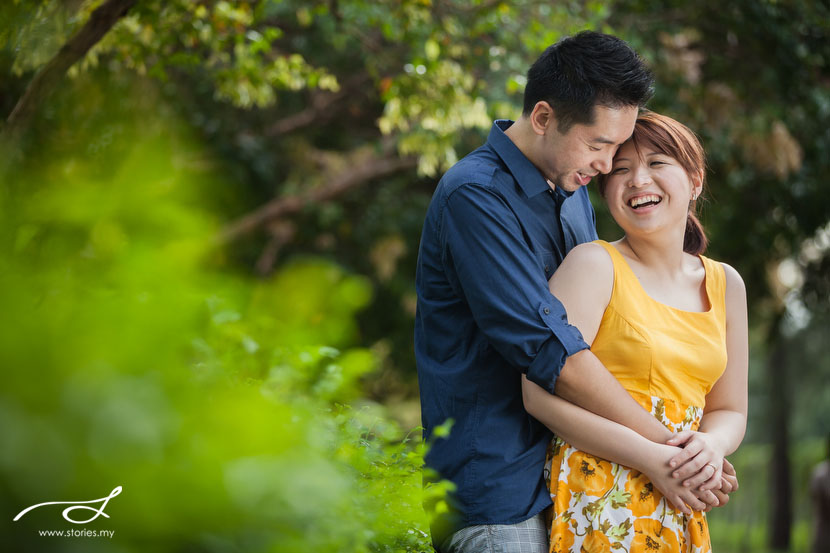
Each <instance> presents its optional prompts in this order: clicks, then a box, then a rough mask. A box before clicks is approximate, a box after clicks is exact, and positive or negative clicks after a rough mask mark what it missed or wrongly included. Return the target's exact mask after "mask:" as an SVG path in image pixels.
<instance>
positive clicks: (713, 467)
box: [704, 463, 718, 474]
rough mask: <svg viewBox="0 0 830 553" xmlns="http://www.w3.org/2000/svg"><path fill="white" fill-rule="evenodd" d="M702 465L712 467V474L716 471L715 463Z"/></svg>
mask: <svg viewBox="0 0 830 553" xmlns="http://www.w3.org/2000/svg"><path fill="white" fill-rule="evenodd" d="M704 466H706V467H712V474H715V473H716V472H718V467H717V466H716V465H715V463H706V464H705V465H704Z"/></svg>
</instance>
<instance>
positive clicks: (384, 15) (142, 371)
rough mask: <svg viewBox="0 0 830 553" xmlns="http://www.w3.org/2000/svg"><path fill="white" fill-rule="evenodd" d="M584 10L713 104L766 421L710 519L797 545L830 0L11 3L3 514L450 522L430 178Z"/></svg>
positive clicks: (824, 213)
mask: <svg viewBox="0 0 830 553" xmlns="http://www.w3.org/2000/svg"><path fill="white" fill-rule="evenodd" d="M99 8H100V10H101V11H99V12H96V10H98V9H99ZM107 10H109V11H110V12H111V13H115V14H116V15H115V17H114V18H112V19H111V20H107V19H106V18H105V17H103V16H102V15H101V14H102V13H104V12H105V11H107ZM113 10H114V11H113ZM96 14H97V15H96ZM581 29H595V30H602V31H605V32H611V33H614V34H617V35H618V36H620V37H622V38H624V39H626V40H627V41H629V42H630V43H631V44H632V45H633V46H634V47H635V48H636V49H637V50H638V51H639V52H640V53H641V55H642V56H643V57H644V58H645V59H646V61H647V62H648V64H649V65H650V66H651V67H652V68H653V69H654V72H655V74H656V77H657V83H658V86H657V90H656V95H655V97H654V99H653V100H652V101H651V102H650V104H649V107H650V108H651V109H654V110H656V111H660V112H664V113H667V114H669V115H671V116H673V117H675V118H677V119H679V120H680V121H683V122H685V123H686V124H688V125H689V126H690V127H691V128H692V129H694V130H695V131H696V132H698V133H699V135H700V136H701V138H702V140H703V143H704V145H705V147H706V150H707V153H708V156H709V160H708V161H709V173H708V185H709V189H708V191H707V193H706V203H705V205H704V213H703V222H704V225H705V226H706V228H707V231H708V233H709V236H710V238H711V246H710V249H709V252H708V254H709V255H710V256H711V257H714V258H716V259H720V260H723V261H726V262H728V263H730V264H731V265H733V266H735V267H736V268H737V269H738V270H739V271H740V272H741V274H742V275H743V277H744V279H745V281H746V283H747V289H748V294H749V305H750V311H751V313H750V324H751V366H750V400H751V401H750V420H749V427H748V432H747V437H746V439H745V442H744V444H743V445H742V446H741V449H740V450H739V451H738V452H737V453H736V454H735V455H734V456H733V457H732V460H733V462H734V463H735V465H736V466H737V468H738V471H739V476H740V479H741V489H740V491H739V492H738V493H737V494H736V495H735V496H734V498H733V499H732V501H731V502H730V503H729V505H728V506H726V507H723V508H720V509H716V510H715V511H713V512H712V513H711V514H710V520H711V528H712V531H711V533H712V539H713V542H714V545H715V548H716V550H718V551H721V552H730V551H734V552H738V551H765V550H769V551H772V550H786V551H792V552H801V551H807V550H808V543H809V539H810V522H811V515H812V512H811V504H810V500H809V495H808V491H807V483H808V480H809V475H810V471H811V469H812V467H813V466H814V465H815V464H816V463H817V462H819V461H820V460H821V459H822V458H824V457H825V456H826V455H827V452H826V441H827V436H828V434H830V386H828V383H830V341H828V339H827V338H828V328H830V326H828V322H829V321H830V309H828V308H830V208H828V205H830V187H828V185H827V182H826V181H827V179H826V175H827V174H828V169H830V155H828V152H830V72H828V62H830V7H828V6H827V4H826V3H823V2H810V1H806V0H804V1H796V0H777V1H773V0H738V1H736V2H729V3H724V2H715V1H714V0H701V1H699V2H693V3H690V2H666V1H661V2H657V1H649V0H640V1H634V0H625V1H623V0H620V1H612V2H592V1H573V2H543V1H535V0H534V1H531V0H520V1H513V2H503V1H493V0H479V1H461V0H395V1H392V0H373V1H362V0H327V1H322V0H320V1H299V0H261V1H237V2H229V1H201V0H169V1H161V0H138V1H135V0H108V1H100V0H95V1H89V0H86V1H85V0H30V1H23V0H8V1H6V2H3V3H2V5H0V76H2V78H0V110H2V114H3V118H4V119H6V123H5V124H4V125H3V126H2V127H0V248H2V254H0V310H1V311H0V312H2V317H0V367H2V370H3V372H2V380H0V511H2V513H3V515H2V517H0V540H2V542H3V543H4V544H5V543H8V544H12V545H13V546H14V547H13V549H12V550H19V551H39V552H40V551H85V552H86V551H119V552H120V551H125V552H131V551H148V550H151V551H211V552H213V551H217V552H219V551H221V552H224V551H229V552H230V551H246V552H247V551H274V552H282V551H314V550H329V551H423V550H427V548H428V543H429V540H428V536H427V534H426V531H427V523H428V518H429V517H430V516H432V514H433V513H434V512H435V510H436V509H438V510H440V509H441V508H442V503H441V496H442V493H443V491H444V488H442V487H430V488H427V489H426V490H424V489H422V486H421V465H422V459H423V452H424V447H425V445H424V444H422V443H421V441H420V433H419V430H418V428H417V426H418V424H419V408H418V390H417V377H416V372H415V366H414V356H413V350H412V325H413V320H414V309H415V291H414V272H415V259H416V256H417V249H418V241H419V235H420V228H421V224H422V220H423V216H424V213H425V209H426V206H427V204H428V202H429V199H430V196H431V193H432V191H433V190H434V188H435V185H436V183H437V180H438V179H439V178H440V175H441V173H442V172H443V171H444V170H445V169H446V168H447V167H448V166H449V165H451V164H452V163H453V162H454V161H455V160H457V159H459V158H460V157H462V156H463V155H465V154H466V153H467V152H469V151H471V150H472V149H474V148H475V147H477V146H478V145H480V144H481V143H482V142H483V140H484V138H485V137H486V133H487V131H488V129H489V126H490V124H491V121H492V120H493V119H494V118H502V117H504V118H513V119H515V118H516V117H518V116H519V113H520V107H521V94H522V90H523V86H524V74H525V72H526V70H527V67H528V66H529V64H530V63H531V62H532V61H533V60H534V59H535V58H536V57H537V56H538V55H539V53H541V51H542V50H543V49H544V48H545V47H547V46H548V45H549V44H551V43H553V42H555V41H556V40H557V39H559V38H561V37H563V36H566V35H568V34H572V33H575V32H577V31H579V30H581ZM79 37H80V38H81V39H87V44H88V45H91V48H90V49H89V50H88V51H87V50H86V49H83V50H80V51H78V50H77V49H74V48H62V47H63V46H64V45H66V44H69V45H76V44H78V43H79V42H82V41H80V40H79ZM61 67H63V68H64V69H61ZM67 67H68V68H69V69H68V71H67V70H65V68H67ZM23 108H25V109H23ZM592 192H593V191H592ZM594 199H595V202H594V203H595V205H596V206H597V208H598V212H599V230H600V236H601V237H603V238H607V239H615V238H617V237H618V230H617V229H616V228H615V227H614V224H613V221H611V220H610V218H609V217H608V216H607V214H606V212H605V210H604V209H603V206H602V203H601V201H600V200H599V199H598V198H596V197H595V198H594ZM119 485H120V486H123V492H122V494H121V495H120V496H118V497H116V498H113V499H112V500H111V501H110V503H109V505H108V506H107V509H106V513H107V514H108V515H110V518H104V517H99V518H98V519H97V520H95V521H94V522H93V523H90V524H88V525H85V526H83V528H89V529H110V530H115V535H114V536H113V538H111V539H110V538H81V537H78V538H59V537H45V536H40V535H39V531H41V530H51V529H71V528H77V527H75V526H73V525H72V524H71V523H68V522H66V521H64V520H63V519H62V518H61V516H60V510H61V509H60V508H58V507H55V506H52V507H43V508H40V509H37V510H35V511H32V512H31V513H29V514H27V515H26V516H25V517H24V518H22V519H21V520H20V521H18V522H12V518H13V517H14V516H15V515H16V514H17V513H18V512H19V511H20V510H22V509H23V508H25V507H27V506H29V505H32V504H35V503H40V502H45V501H59V500H91V499H96V498H99V497H104V496H106V495H108V494H109V493H110V491H111V490H112V489H113V488H115V487H116V486H119ZM423 501H426V502H427V504H428V506H429V507H428V509H427V510H426V511H424V510H423V509H422V508H421V503H422V502H423ZM78 518H83V516H81V517H78Z"/></svg>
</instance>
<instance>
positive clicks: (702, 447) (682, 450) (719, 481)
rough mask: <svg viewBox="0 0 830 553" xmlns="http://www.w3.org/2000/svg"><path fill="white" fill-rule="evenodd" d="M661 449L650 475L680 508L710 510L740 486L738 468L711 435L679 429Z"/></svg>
mask: <svg viewBox="0 0 830 553" xmlns="http://www.w3.org/2000/svg"><path fill="white" fill-rule="evenodd" d="M660 449H661V451H662V455H660V456H659V457H658V458H657V459H655V466H654V469H653V470H651V471H650V474H649V477H650V478H651V481H652V483H653V484H654V485H655V486H656V487H657V488H658V489H659V490H660V491H661V492H662V493H663V495H664V496H665V497H666V499H668V500H669V502H671V503H672V504H673V505H674V506H675V508H677V509H678V510H680V511H682V512H684V513H686V514H691V510H695V511H709V510H710V509H711V508H712V507H717V506H719V505H725V504H726V503H727V502H729V494H730V493H732V492H734V491H736V490H737V489H738V477H737V473H736V472H735V467H733V466H732V464H731V463H730V462H729V461H728V460H727V459H726V458H725V457H724V454H723V450H722V449H721V448H720V446H719V444H718V443H717V441H716V440H715V439H714V438H713V437H712V436H711V435H710V434H706V433H705V432H696V431H691V430H686V431H683V432H678V433H677V434H674V435H673V436H672V437H671V439H670V440H668V442H666V445H665V446H660ZM690 508H691V510H690Z"/></svg>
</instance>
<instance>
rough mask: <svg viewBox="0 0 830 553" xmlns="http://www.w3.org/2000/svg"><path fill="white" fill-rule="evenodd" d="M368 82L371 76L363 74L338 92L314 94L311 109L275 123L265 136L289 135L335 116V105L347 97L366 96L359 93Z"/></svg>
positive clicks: (350, 80) (266, 131) (344, 84)
mask: <svg viewBox="0 0 830 553" xmlns="http://www.w3.org/2000/svg"><path fill="white" fill-rule="evenodd" d="M368 82H369V76H368V75H366V74H365V73H361V74H358V75H356V76H354V77H352V78H350V79H348V80H347V81H346V82H344V83H343V85H342V86H341V87H340V90H339V91H338V92H312V94H311V102H310V104H311V105H310V106H309V107H307V108H305V109H304V110H302V111H298V112H297V113H293V114H291V115H289V116H288V117H284V118H282V119H279V120H277V121H275V122H274V123H273V124H271V125H270V126H269V127H268V128H267V129H266V130H265V133H264V134H265V136H276V135H281V134H288V133H290V132H292V131H295V130H297V129H301V128H303V127H308V126H310V125H313V124H318V123H320V122H322V121H324V120H326V119H328V118H330V117H332V116H333V115H335V113H334V110H332V109H331V108H332V106H333V105H334V104H336V103H338V102H340V101H341V100H343V99H344V98H347V97H352V98H355V97H357V98H359V97H361V96H363V95H365V91H361V92H360V93H358V92H357V91H358V89H360V88H362V87H365V86H366V85H367V83H368Z"/></svg>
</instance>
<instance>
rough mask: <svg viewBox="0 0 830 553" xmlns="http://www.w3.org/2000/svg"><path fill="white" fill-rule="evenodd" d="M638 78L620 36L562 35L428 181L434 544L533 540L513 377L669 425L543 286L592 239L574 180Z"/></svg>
mask: <svg viewBox="0 0 830 553" xmlns="http://www.w3.org/2000/svg"><path fill="white" fill-rule="evenodd" d="M652 87H653V78H652V76H651V73H650V72H649V70H648V69H647V68H646V67H645V65H644V63H643V62H642V60H641V59H640V58H639V57H638V56H637V54H636V53H635V52H634V51H633V50H632V49H631V48H630V47H629V46H628V45H627V44H626V43H625V42H623V41H621V40H620V39H618V38H615V37H612V36H609V35H605V34H600V33H595V32H582V33H579V34H577V35H576V36H574V37H570V38H566V39H564V40H562V41H560V42H558V43H556V44H555V45H553V46H551V47H550V48H548V49H547V50H546V51H545V52H544V53H543V54H542V55H541V57H540V58H539V59H538V60H537V61H536V62H535V63H534V64H533V66H532V67H531V68H530V71H529V72H528V80H527V86H526V89H525V98H524V109H523V113H522V117H521V118H520V119H519V120H518V121H516V122H515V123H513V122H510V121H496V122H495V123H494V125H493V128H492V130H491V131H490V135H489V137H488V140H487V143H486V144H485V145H484V146H482V147H481V148H479V149H477V150H476V151H474V152H472V153H471V154H470V155H468V156H467V157H465V158H464V159H462V160H461V161H460V162H458V163H457V164H456V165H455V166H454V167H452V168H451V169H450V170H449V171H448V172H447V173H446V174H445V175H444V177H443V178H442V179H441V182H440V183H439V185H438V188H437V189H436V191H435V195H434V196H433V199H432V202H431V204H430V207H429V209H428V212H427V216H426V220H425V222H424V229H423V234H422V237H421V245H420V250H419V256H418V268H417V275H416V287H417V291H418V309H417V315H416V324H415V355H416V361H417V365H418V377H419V384H420V389H421V410H422V418H423V423H424V428H425V432H424V434H425V439H428V440H431V438H432V434H433V430H434V429H435V428H436V426H438V425H440V424H442V423H443V422H445V421H446V420H448V419H452V420H453V426H452V428H451V431H450V433H449V435H448V436H446V437H444V438H437V439H434V440H431V441H432V445H431V449H430V452H429V454H428V455H427V459H426V462H427V465H428V466H429V467H430V468H431V469H434V470H435V471H436V472H437V474H438V476H439V477H442V478H446V479H449V480H451V481H452V482H453V483H454V484H455V486H456V489H455V491H454V492H453V493H452V494H451V496H450V498H449V501H450V505H451V509H450V512H449V513H446V514H445V515H444V516H443V517H441V519H440V520H438V521H436V523H435V524H434V526H433V529H432V531H433V541H434V543H435V545H436V547H437V548H438V549H439V550H440V551H444V552H449V551H454V552H455V551H465V552H466V551H496V550H498V551H523V552H524V551H534V552H535V551H547V538H546V536H547V528H545V525H544V521H543V517H542V515H541V512H542V511H543V510H544V509H545V508H546V507H548V506H549V505H550V496H549V493H548V491H547V490H546V488H545V483H544V480H543V474H542V471H543V464H544V460H545V450H546V447H547V444H548V442H549V441H550V439H551V435H550V433H549V432H548V430H547V429H546V428H545V427H544V426H543V425H542V424H541V423H539V422H538V421H536V420H535V419H534V418H532V417H531V416H530V415H528V414H527V412H526V411H525V410H524V408H523V405H522V392H521V373H525V374H526V375H527V377H528V378H529V379H530V380H531V381H533V382H535V383H537V384H539V385H540V386H541V387H542V388H544V389H545V390H547V391H548V392H549V393H556V394H557V395H559V396H561V397H563V398H565V399H567V400H569V401H571V402H573V403H575V404H577V405H580V406H582V407H584V408H586V409H589V410H591V411H593V412H595V413H597V414H599V415H602V416H604V417H606V418H608V419H610V420H613V421H615V422H618V423H620V424H623V425H625V426H628V427H630V428H632V429H634V430H636V431H637V432H639V433H640V434H642V435H644V436H646V437H647V438H649V439H652V440H655V441H660V442H665V441H666V440H667V439H668V438H669V437H670V434H669V432H668V430H666V428H664V427H663V426H662V425H661V424H660V423H659V422H657V420H656V419H654V418H653V417H652V416H651V415H650V414H649V413H647V412H646V411H645V410H643V409H642V408H640V407H639V405H638V404H637V403H636V402H635V401H634V400H633V399H632V398H631V396H630V395H629V394H628V393H627V392H626V391H625V390H624V389H623V388H622V386H621V385H620V384H619V383H618V382H617V380H616V379H615V378H614V377H613V376H612V375H611V374H610V373H609V372H608V371H607V370H606V369H605V368H604V367H603V366H602V364H601V363H600V362H599V360H598V359H597V358H596V357H594V356H593V354H592V353H591V352H590V351H589V349H588V345H587V344H586V343H585V342H584V341H583V339H582V336H581V335H580V333H579V331H578V330H577V329H576V328H575V327H573V326H570V325H569V324H568V322H567V316H566V313H565V310H564V308H563V307H562V304H561V303H560V302H559V301H558V300H557V299H556V298H555V297H553V296H552V295H551V294H550V292H549V291H548V282H547V281H548V279H549V278H550V276H551V275H552V274H553V272H554V271H555V270H556V268H557V267H558V265H559V263H561V261H562V259H563V258H564V257H565V255H566V254H567V252H568V251H569V250H570V249H571V248H573V247H574V246H575V245H577V244H580V243H583V242H588V241H591V240H595V239H596V238H597V234H596V229H595V215H594V211H593V209H592V207H591V204H590V203H589V201H588V194H587V190H586V189H585V185H587V184H588V183H589V182H590V181H591V179H592V178H593V177H594V176H596V175H597V174H599V173H607V172H608V171H609V170H610V168H611V162H612V159H613V156H614V154H615V152H616V150H617V148H618V147H619V145H620V144H622V143H623V142H625V140H626V139H628V137H629V136H630V135H631V133H632V131H633V129H634V123H635V120H636V117H637V113H638V110H639V108H640V107H641V106H643V105H644V104H645V102H646V100H648V98H649V97H650V96H651V94H652ZM692 507H694V508H698V509H702V508H705V507H706V505H705V504H703V503H700V504H699V505H693V506H692Z"/></svg>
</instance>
